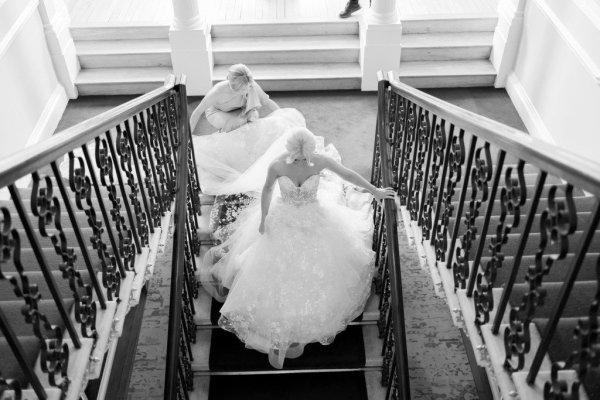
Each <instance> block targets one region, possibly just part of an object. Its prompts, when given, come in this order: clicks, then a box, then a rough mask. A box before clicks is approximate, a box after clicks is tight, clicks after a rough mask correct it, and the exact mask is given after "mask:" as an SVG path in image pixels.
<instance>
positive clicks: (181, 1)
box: [169, 0, 213, 96]
mask: <svg viewBox="0 0 600 400" xmlns="http://www.w3.org/2000/svg"><path fill="white" fill-rule="evenodd" d="M172 1H173V23H172V24H171V29H170V30H169V41H170V43H171V61H172V63H173V72H174V73H175V74H176V75H180V74H184V75H185V76H186V78H187V85H186V86H187V93H188V95H192V96H200V95H204V94H206V93H207V92H208V90H209V89H210V88H211V87H212V68H213V58H212V50H211V37H210V23H209V22H208V21H206V19H205V18H202V16H201V15H200V10H199V9H198V0H172Z"/></svg>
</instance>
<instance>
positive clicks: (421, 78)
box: [398, 60, 496, 88]
mask: <svg viewBox="0 0 600 400" xmlns="http://www.w3.org/2000/svg"><path fill="white" fill-rule="evenodd" d="M495 78H496V70H495V69H494V66H493V65H492V63H491V62H490V61H489V60H467V61H464V60H459V61H411V62H404V63H401V64H400V69H399V71H398V79H399V80H400V81H402V82H403V83H406V84H408V85H411V86H413V87H416V88H435V87H473V86H475V87H476V86H493V84H494V80H495Z"/></svg>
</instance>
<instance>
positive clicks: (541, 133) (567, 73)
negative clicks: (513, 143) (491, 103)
mask: <svg viewBox="0 0 600 400" xmlns="http://www.w3.org/2000/svg"><path fill="white" fill-rule="evenodd" d="M506 89H507V91H508V92H509V94H510V96H511V98H512V100H513V103H514V104H515V106H516V107H517V109H518V110H519V114H520V115H521V117H522V118H523V120H524V122H525V125H526V126H527V128H528V130H529V131H530V132H531V133H532V134H533V135H535V136H538V137H541V138H545V139H548V140H550V141H554V142H555V143H556V144H558V145H560V146H563V147H566V148H568V149H570V150H572V151H575V152H577V153H578V154H580V155H582V156H584V157H587V158H590V159H593V160H596V161H598V162H600V157H599V155H598V153H599V150H600V128H598V123H597V121H598V117H599V116H600V3H598V2H596V1H595V0H568V1H567V0H528V3H527V6H526V7H525V15H524V24H523V31H522V36H521V40H520V45H519V50H518V53H517V58H516V62H515V65H514V69H513V73H512V74H511V75H510V76H509V79H508V82H507V86H506Z"/></svg>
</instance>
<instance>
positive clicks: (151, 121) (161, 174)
mask: <svg viewBox="0 0 600 400" xmlns="http://www.w3.org/2000/svg"><path fill="white" fill-rule="evenodd" d="M146 111H147V113H148V120H147V122H148V134H149V138H148V139H149V140H150V147H149V148H150V149H151V150H152V156H153V158H154V160H155V162H156V163H155V165H154V166H153V168H155V171H156V176H157V179H158V183H157V185H160V186H159V187H160V190H159V193H160V200H161V205H162V206H161V207H162V210H163V211H167V210H169V206H170V202H171V201H170V199H171V188H170V187H169V181H168V177H167V173H166V171H165V169H166V159H165V157H164V155H163V153H162V150H161V145H160V144H161V142H162V140H161V137H160V136H161V134H160V128H159V127H158V122H157V120H158V117H157V116H156V114H155V111H154V110H153V109H152V108H149V109H147V110H146Z"/></svg>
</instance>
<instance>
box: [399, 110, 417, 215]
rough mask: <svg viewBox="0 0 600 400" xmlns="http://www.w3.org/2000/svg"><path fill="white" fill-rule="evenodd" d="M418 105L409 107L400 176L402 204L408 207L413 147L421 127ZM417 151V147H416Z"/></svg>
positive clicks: (412, 166)
mask: <svg viewBox="0 0 600 400" xmlns="http://www.w3.org/2000/svg"><path fill="white" fill-rule="evenodd" d="M416 109H417V105H416V104H414V103H410V102H409V105H408V116H407V118H406V128H405V130H404V137H405V139H404V148H403V150H402V164H401V168H400V169H401V176H400V204H402V205H405V206H407V207H408V201H409V198H410V189H411V187H410V186H411V183H412V174H413V172H414V165H413V163H414V161H415V160H414V158H413V145H414V144H415V142H416V140H417V128H418V126H419V124H418V121H419V115H418V112H417V110H416ZM415 151H416V146H415Z"/></svg>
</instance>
